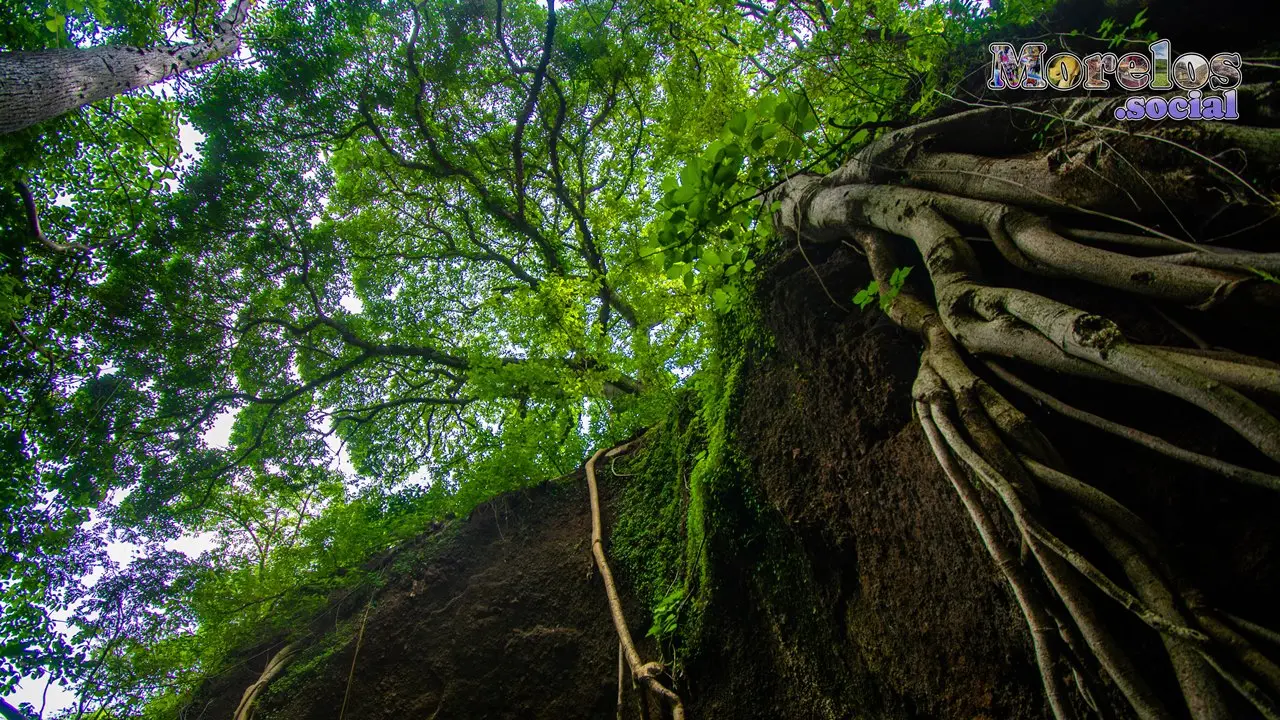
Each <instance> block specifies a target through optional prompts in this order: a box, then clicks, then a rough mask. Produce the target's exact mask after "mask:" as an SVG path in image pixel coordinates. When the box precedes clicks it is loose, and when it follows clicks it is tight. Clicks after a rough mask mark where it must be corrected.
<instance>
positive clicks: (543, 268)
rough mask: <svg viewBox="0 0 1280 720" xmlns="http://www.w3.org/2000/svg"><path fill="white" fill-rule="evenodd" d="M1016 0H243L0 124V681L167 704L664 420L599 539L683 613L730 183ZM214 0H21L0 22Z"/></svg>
mask: <svg viewBox="0 0 1280 720" xmlns="http://www.w3.org/2000/svg"><path fill="white" fill-rule="evenodd" d="M1046 6H1047V2H1041V1H1039V0H1020V1H1018V2H1012V1H1010V2H1004V3H1001V5H1000V9H999V10H998V11H997V12H992V11H989V10H987V9H985V8H984V7H983V6H981V5H980V4H978V3H972V2H963V1H960V2H952V3H917V2H908V3H901V2H897V0H892V1H891V0H838V1H836V2H826V1H825V0H812V1H809V0H804V1H802V2H796V3H772V2H764V3H755V2H738V3H730V2H724V1H723V0H638V1H636V2H630V1H628V2H624V3H617V2H598V1H596V0H586V1H584V2H574V3H571V4H563V5H556V4H552V5H549V6H548V5H544V4H542V3H539V2H533V1H532V0H517V1H516V2H500V3H499V2H492V1H490V0H438V1H436V2H431V3H416V2H406V1H403V0H394V1H393V2H385V3H384V2H373V1H371V0H321V1H318V2H310V1H307V2H304V1H303V0H282V1H281V2H272V3H262V4H260V6H259V7H258V8H257V9H256V10H255V12H254V14H253V16H252V18H251V21H250V22H249V23H248V24H247V25H246V28H247V30H246V33H247V35H246V39H245V44H246V47H247V52H246V53H245V54H244V55H242V56H241V57H240V58H239V59H237V60H236V61H234V62H228V63H223V64H220V65H218V66H217V67H215V68H212V69H209V70H208V71H206V72H203V73H201V74H198V75H197V76H195V77H193V78H191V79H189V80H184V81H182V82H179V83H177V84H176V85H173V86H171V87H166V88H157V89H153V91H150V92H144V93H137V94H133V95H129V96H119V97H116V98H114V99H112V100H110V101H106V102H103V103H99V104H97V105H95V106H92V107H86V108H82V109H81V110H79V111H77V112H75V113H71V114H68V115H66V116H64V117H62V118H58V119H55V120H52V121H49V122H47V123H44V124H43V125H40V126H37V127H32V128H28V129H27V130H23V131H20V132H18V133H14V134H11V135H7V136H4V137H0V186H3V187H4V188H5V190H4V191H3V192H0V237H2V238H3V246H2V247H0V252H2V253H3V258H2V259H0V262H2V263H3V272H0V323H2V324H3V325H4V326H5V328H4V335H3V340H2V343H3V345H2V347H3V352H2V353H0V388H3V390H2V391H0V476H2V478H3V484H0V514H2V517H3V520H4V529H5V532H4V536H3V540H2V545H0V606H2V608H3V612H2V613H0V692H5V693H8V692H9V691H10V690H12V689H13V688H14V687H15V686H17V685H18V684H19V683H21V684H22V687H23V688H24V689H27V690H31V689H32V688H37V689H38V688H39V687H40V686H41V685H42V683H43V682H45V681H51V682H53V683H56V684H58V685H61V686H64V687H66V688H69V689H70V690H72V691H73V692H74V693H75V694H76V697H77V701H76V707H74V708H72V712H71V714H72V715H73V716H75V715H82V714H92V713H94V712H99V713H101V714H103V716H104V717H105V716H111V717H154V718H170V717H176V716H178V715H180V714H181V712H182V710H183V708H184V707H185V706H186V703H188V702H189V701H190V699H191V698H192V697H193V692H194V688H195V687H196V686H197V684H198V683H199V679H200V678H201V677H202V676H207V675H209V674H212V673H216V672H218V671H220V670H222V669H224V668H225V667H227V665H228V663H230V662H231V658H233V657H236V653H237V649H239V648H243V647H245V646H246V645H250V644H252V643H253V642H254V641H255V640H256V639H258V638H260V637H263V636H266V635H272V634H274V633H284V634H288V633H290V632H295V631H297V630H298V629H299V628H301V627H303V626H305V624H306V621H307V618H308V617H310V616H311V615H312V614H313V613H314V612H316V611H317V609H318V608H320V607H321V606H322V605H323V603H324V599H325V598H326V597H328V595H329V594H330V593H331V592H333V591H335V590H341V589H344V588H345V589H349V588H351V587H354V586H355V584H358V583H360V582H364V581H365V580H367V578H365V577H364V576H363V574H362V573H361V571H360V570H359V568H360V567H361V566H362V564H363V563H365V562H366V561H367V560H368V559H369V558H371V557H373V556H374V555H376V554H377V553H379V552H381V551H383V550H385V549H386V548H388V547H391V546H393V545H395V544H396V543H398V542H401V541H403V540H404V539H406V538H409V537H412V536H413V535H415V534H416V533H418V532H420V531H421V530H422V529H423V528H424V527H426V526H427V525H428V523H430V522H431V521H433V520H436V519H439V518H442V517H446V516H448V515H449V514H463V513H466V512H468V511H470V510H471V509H472V508H474V507H475V506H477V505H478V504H480V503H482V502H484V501H486V500H488V499H490V498H492V497H494V496H496V495H497V494H500V493H502V492H505V491H508V490H512V489H516V488H519V487H522V486H525V485H528V484H531V483H536V482H540V481H542V480H544V479H546V478H549V477H557V476H560V475H563V474H565V473H567V472H569V471H571V470H572V469H573V468H575V467H577V466H578V465H579V464H580V463H581V461H582V459H583V458H584V457H585V456H586V455H587V454H588V453H589V452H590V451H591V450H592V449H594V448H595V447H597V446H599V445H601V444H607V443H611V442H614V441H616V440H618V439H621V438H624V437H628V436H630V435H632V434H634V432H636V431H637V430H638V429H640V428H645V427H651V426H655V425H660V424H661V423H662V422H663V419H664V418H670V417H672V416H673V415H676V416H680V417H685V418H686V419H689V418H690V417H691V416H692V417H695V418H696V419H694V420H690V421H689V422H688V423H687V424H685V425H683V426H681V427H682V428H683V429H681V430H679V431H676V430H674V429H669V430H667V431H664V435H663V436H664V437H667V438H668V440H665V441H664V443H669V445H664V446H662V447H660V448H655V449H653V450H652V451H651V452H652V453H653V454H652V455H651V459H650V460H647V461H642V462H646V463H648V464H647V465H644V467H643V469H642V470H641V473H642V476H641V477H639V478H637V479H636V480H637V484H636V485H635V487H636V488H637V490H636V491H635V493H632V494H631V495H629V500H628V502H630V503H633V504H637V505H644V506H645V507H649V508H651V509H652V510H653V512H652V513H650V515H649V516H648V522H650V523H651V524H650V525H647V526H645V527H639V526H635V527H628V526H627V525H626V522H625V521H624V523H623V524H621V525H620V527H619V528H618V529H617V534H616V537H617V538H618V542H617V543H616V546H615V548H614V551H615V552H617V553H619V555H620V557H621V558H622V561H623V563H624V564H625V565H626V566H627V567H628V568H629V572H631V573H633V575H634V576H635V577H636V578H638V580H637V582H638V584H639V586H640V587H641V592H642V593H643V596H644V597H646V598H647V599H648V602H650V604H651V605H652V606H653V607H655V608H656V612H655V615H656V618H657V623H656V625H655V628H656V630H655V635H657V636H658V637H659V638H666V639H671V638H675V637H676V636H679V637H681V638H692V637H696V635H697V633H698V632H699V627H700V624H699V621H698V620H697V609H698V608H699V607H701V606H704V605H705V602H706V597H707V596H706V592H708V590H707V589H708V588H710V587H712V586H713V585H714V583H713V582H712V578H711V577H710V575H711V573H712V570H711V569H710V563H709V560H708V559H709V558H710V557H712V556H713V554H714V553H715V552H718V551H719V550H717V549H716V547H715V543H716V535H715V533H716V528H717V525H716V523H717V520H716V518H717V511H716V510H715V508H718V507H722V506H723V504H724V503H727V502H731V500H729V499H727V498H730V497H731V496H732V492H731V491H730V490H729V489H728V488H730V487H731V486H732V484H733V483H732V478H733V474H734V473H735V472H738V469H736V466H735V462H736V461H735V460H734V459H733V453H732V449H731V430H730V427H731V422H732V418H733V417H734V412H735V411H734V406H733V403H734V397H735V392H736V390H735V388H736V387H737V382H738V380H739V377H740V373H741V372H742V367H743V363H744V362H745V360H744V357H745V355H746V354H747V350H746V348H748V347H751V348H758V347H759V346H760V345H759V344H760V343H763V342H765V341H764V340H763V339H761V338H758V337H755V336H754V335H753V333H756V332H758V331H756V330H754V329H752V327H751V323H750V321H749V317H750V315H751V313H752V312H753V310H752V309H751V303H750V300H749V296H750V292H751V290H750V288H751V287H752V283H753V282H754V281H755V280H754V276H755V275H756V274H757V273H758V272H759V266H760V264H761V263H762V260H761V253H762V252H763V251H764V250H765V249H766V248H767V247H768V245H769V242H770V236H771V221H772V214H773V211H774V210H775V209H776V208H774V207H771V206H769V205H768V204H767V203H766V202H765V199H766V197H767V194H768V192H769V191H770V190H771V189H773V188H775V187H776V186H777V185H778V184H779V183H782V182H786V181H787V179H789V178H791V177H794V176H796V175H797V174H799V173H802V172H825V171H828V170H830V169H832V168H834V167H835V166H836V165H838V164H839V162H840V161H841V160H842V159H843V157H844V156H846V155H847V154H848V153H849V152H851V151H853V150H854V149H856V148H857V147H858V146H860V145H861V144H863V143H866V142H868V141H870V140H871V139H872V138H874V137H875V135H876V134H877V133H880V132H882V131H884V130H885V129H887V128H892V127H897V126H901V125H905V124H908V123H910V122H911V121H913V120H914V119H918V118H920V117H922V116H923V115H925V114H927V113H928V112H930V111H932V109H933V108H935V107H936V104H937V100H936V97H937V96H935V95H934V94H933V93H932V90H933V89H934V88H946V87H950V86H951V85H953V84H954V83H956V82H958V81H959V80H960V79H961V78H960V73H961V70H962V68H961V67H959V66H957V65H955V64H954V63H950V62H949V59H950V58H952V57H953V56H955V55H956V53H967V52H970V51H971V50H972V48H971V47H970V43H972V41H973V40H974V38H976V37H979V36H981V35H982V34H983V33H986V32H990V31H992V29H993V28H999V27H1008V26H1010V25H1012V24H1017V23H1021V22H1026V21H1027V20H1028V19H1030V18H1034V17H1036V16H1037V14H1038V13H1040V12H1042V11H1043V9H1044V8H1045V7H1046ZM219 11H220V8H218V7H217V4H196V5H195V6H190V5H184V4H181V3H173V2H169V1H168V0H155V1H148V2H143V3H137V2H122V1H121V2H117V1H116V0H32V1H31V2H28V3H25V4H23V5H18V6H10V5H6V6H5V7H4V8H3V9H0V50H18V49H22V50H39V49H44V48H55V47H62V48H70V47H84V46H87V45H92V44H98V43H104V42H127V43H135V44H140V45H146V44H151V43H156V42H161V41H165V40H173V39H175V38H180V37H187V38H198V37H201V36H202V33H204V32H206V31H207V30H208V28H210V27H211V25H212V23H213V20H214V18H216V17H218V16H219ZM184 124H189V125H190V126H191V127H192V128H193V129H195V130H196V131H198V133H200V134H201V135H203V137H204V140H203V142H202V143H201V144H200V145H199V147H198V148H195V149H196V150H198V152H196V153H194V155H195V156H193V154H192V153H190V152H188V153H187V154H185V155H184V150H183V148H182V147H181V145H180V143H179V128H180V126H182V125H184ZM186 150H187V151H191V150H193V148H186ZM17 183H22V184H23V185H24V186H26V187H29V188H30V190H31V192H32V195H33V199H34V201H35V204H36V206H37V209H38V216H39V221H40V224H41V227H42V229H43V232H44V235H45V236H46V237H47V238H48V239H50V240H52V241H54V242H55V243H59V244H61V245H63V246H68V247H70V246H72V244H77V245H84V246H87V247H88V248H90V249H89V250H87V251H83V250H79V249H75V248H74V247H70V249H67V248H64V249H63V250H58V249H56V248H54V247H52V246H50V245H48V244H44V243H40V242H38V241H37V239H36V238H35V237H34V235H33V233H32V231H31V220H32V218H31V217H30V215H29V213H28V212H27V211H26V209H25V208H24V205H23V203H22V201H21V198H20V197H19V195H17V194H14V193H11V192H10V191H9V188H13V187H16V185H17ZM904 277H905V274H904ZM881 295H882V296H883V293H881ZM728 318H737V319H734V320H732V321H730V320H728ZM743 318H748V319H747V320H744V319H743ZM753 351H754V350H753ZM690 388H693V389H695V390H696V392H697V398H698V399H697V400H696V401H693V400H689V399H688V398H687V397H685V395H684V394H685V393H687V392H688V390H689V389H690ZM682 398H683V399H682ZM676 409H679V410H678V411H677V410H676ZM228 427H229V428H230V430H229V432H227V433H225V437H220V436H219V434H218V433H219V430H218V429H222V430H225V429H226V428H228ZM691 433H692V434H691ZM641 489H647V491H648V492H649V496H646V497H640V494H641ZM722 492H723V493H728V494H726V495H724V496H723V497H722V496H721V495H720V494H721V493H722ZM732 502H737V501H732ZM734 527H736V525H735V526H734ZM194 539H201V540H203V541H204V542H205V543H206V544H207V545H209V546H210V547H209V549H207V550H205V551H203V552H191V553H186V552H181V551H180V550H179V549H178V548H179V547H181V546H183V545H189V544H190V543H191V542H192V541H193V540H194ZM121 550H124V551H126V552H127V553H132V554H133V555H134V556H135V557H134V559H132V561H125V560H122V559H116V560H113V559H112V554H113V553H114V554H115V556H116V557H117V558H119V556H120V554H121V553H120V551H121ZM664 642H666V640H664ZM669 647H670V646H669Z"/></svg>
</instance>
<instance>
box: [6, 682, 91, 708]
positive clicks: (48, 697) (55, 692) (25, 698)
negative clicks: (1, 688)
mask: <svg viewBox="0 0 1280 720" xmlns="http://www.w3.org/2000/svg"><path fill="white" fill-rule="evenodd" d="M49 679H50V678H44V679H43V680H33V679H31V678H26V679H25V680H23V681H22V682H20V683H18V686H17V687H16V688H14V690H13V692H12V693H10V694H9V696H8V697H6V698H5V700H7V701H8V702H9V704H10V705H13V706H14V707H17V706H18V705H20V704H22V703H24V702H26V703H31V705H32V707H34V708H35V709H36V712H40V708H41V707H43V708H44V716H45V717H52V716H54V715H56V714H58V713H60V712H62V711H63V710H70V709H72V708H74V707H75V706H76V694H75V693H74V692H71V691H70V690H68V689H67V688H64V687H60V686H59V685H58V684H57V683H54V684H49ZM46 686H47V687H48V688H49V691H48V693H47V694H46V692H45V687H46Z"/></svg>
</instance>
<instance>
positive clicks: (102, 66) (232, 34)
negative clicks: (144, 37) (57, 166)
mask: <svg viewBox="0 0 1280 720" xmlns="http://www.w3.org/2000/svg"><path fill="white" fill-rule="evenodd" d="M253 3H254V0H238V2H236V3H235V4H234V5H232V6H231V7H230V8H229V9H228V10H227V13H226V14H225V15H224V16H223V17H222V19H221V20H219V21H218V24H217V26H216V27H215V28H214V31H215V34H214V38H213V39H212V40H208V41H204V42H196V43H190V44H186V45H165V46H161V47H155V48H136V47H129V46H110V45H108V46H102V47H92V48H83V49H80V48H51V49H48V50H35V51H29V52H5V53H0V135H3V134H5V133H11V132H14V131H16V130H21V129H22V128H25V127H28V126H30V125H34V124H36V123H38V122H41V121H44V120H48V119H50V118H54V117H57V116H59V115H61V114H63V113H65V112H69V111H71V110H75V109H76V108H78V107H80V106H82V105H87V104H89V103H92V102H96V101H98V100H103V99H106V98H109V97H112V96H114V95H119V94H120V93H124V92H128V91H130V90H135V89H137V88H141V87H146V86H148V85H152V84H154V83H158V82H163V81H165V80H168V79H169V78H172V77H176V76H177V75H180V74H182V73H184V72H186V71H188V70H194V69H195V68H199V67H203V66H205V65H208V64H210V63H214V62H217V61H219V60H221V59H223V58H225V57H228V56H231V55H234V54H235V53H236V51H237V50H239V49H240V28H241V25H243V23H244V20H245V18H246V17H248V15H249V9H250V8H251V7H252V6H253Z"/></svg>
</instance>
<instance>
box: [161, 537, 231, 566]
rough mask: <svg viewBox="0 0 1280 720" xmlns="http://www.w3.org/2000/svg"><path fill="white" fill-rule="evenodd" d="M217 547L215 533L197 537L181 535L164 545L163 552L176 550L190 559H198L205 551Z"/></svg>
mask: <svg viewBox="0 0 1280 720" xmlns="http://www.w3.org/2000/svg"><path fill="white" fill-rule="evenodd" d="M217 545H218V534H217V533H216V532H212V531H210V532H203V533H200V534H199V535H183V536H182V537H180V538H178V539H176V540H170V541H168V542H166V543H165V544H164V549H165V550H177V551H178V552H180V553H182V554H183V555H186V556H187V557H189V558H191V559H193V560H194V559H195V558H198V557H200V556H201V555H202V554H204V552H205V551H206V550H213V549H214V548H215V547H217Z"/></svg>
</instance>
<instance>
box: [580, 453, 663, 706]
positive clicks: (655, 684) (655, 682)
mask: <svg viewBox="0 0 1280 720" xmlns="http://www.w3.org/2000/svg"><path fill="white" fill-rule="evenodd" d="M632 444H633V443H626V444H625V445H619V446H618V447H615V448H613V449H611V450H606V449H604V448H601V449H599V450H597V451H596V453H595V454H594V455H592V456H591V458H590V459H589V460H587V465H586V470H587V487H588V489H589V490H590V495H591V554H592V555H593V556H594V557H595V560H596V567H597V568H599V569H600V577H601V578H603V579H604V590H605V593H606V594H607V595H608V597H609V612H610V613H611V614H612V616H613V627H614V629H615V630H617V632H618V642H619V643H620V645H621V651H622V654H623V655H624V656H625V657H626V659H627V664H628V665H629V666H630V667H631V676H632V678H634V679H635V681H636V682H638V683H640V684H641V685H644V686H645V687H646V688H648V690H649V692H651V693H653V694H654V695H657V696H658V697H661V698H662V699H663V701H665V702H666V703H667V704H668V705H669V706H670V707H671V717H672V718H673V720H684V702H683V701H681V700H680V696H679V695H677V694H676V693H675V692H673V691H672V690H671V689H670V688H668V687H667V686H665V685H663V684H662V682H661V681H660V680H659V679H658V678H659V677H660V676H661V675H662V673H663V672H664V669H663V667H662V665H661V664H660V663H656V662H650V663H646V662H644V661H643V660H641V659H640V652H639V651H638V650H636V644H635V641H634V640H633V639H632V637H631V630H629V629H628V628H627V619H626V616H625V615H623V613H622V600H621V599H620V597H619V596H618V588H617V586H616V585H614V582H613V572H612V571H611V570H610V569H609V561H608V559H607V558H606V557H605V554H604V533H603V530H602V523H601V521H600V492H599V490H598V489H597V486H596V461H597V460H599V459H600V458H602V457H606V458H612V457H617V456H618V455H621V454H623V453H625V452H627V451H629V450H630V449H631V447H632ZM619 707H621V701H619Z"/></svg>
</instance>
